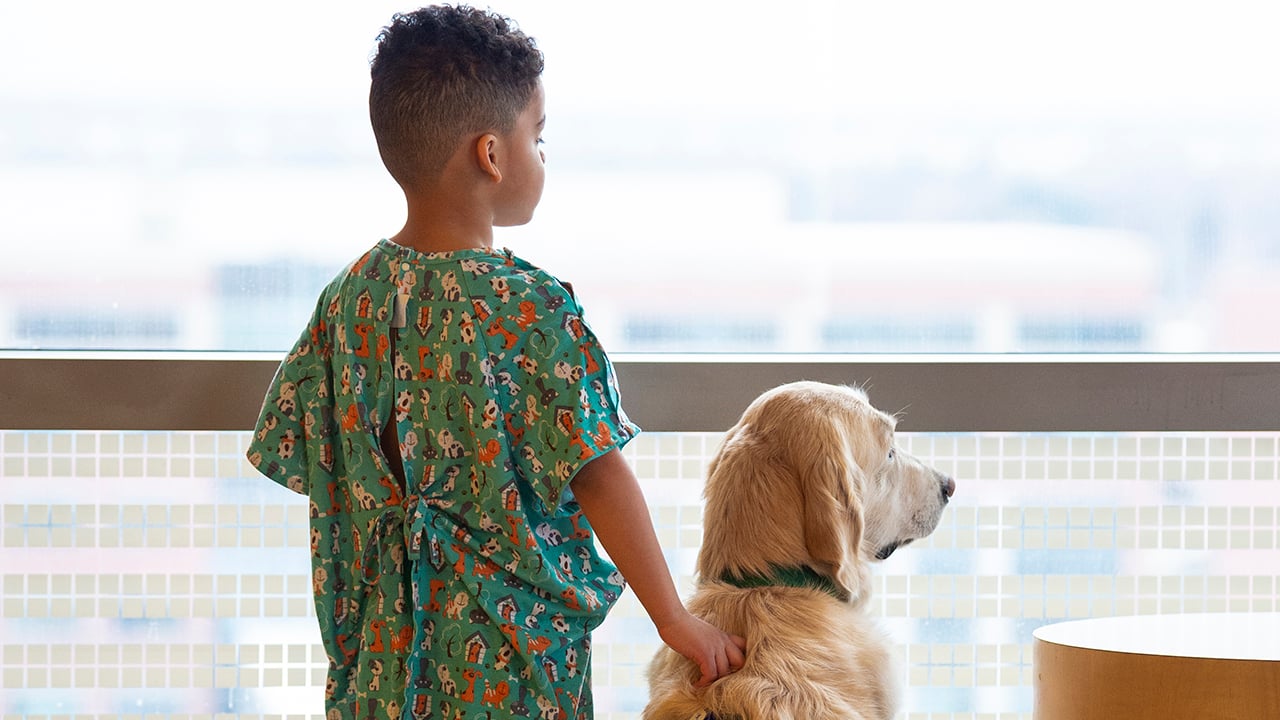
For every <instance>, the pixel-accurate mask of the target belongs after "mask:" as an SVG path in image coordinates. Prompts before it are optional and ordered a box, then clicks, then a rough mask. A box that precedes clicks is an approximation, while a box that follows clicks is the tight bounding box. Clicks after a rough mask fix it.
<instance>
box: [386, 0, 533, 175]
mask: <svg viewBox="0 0 1280 720" xmlns="http://www.w3.org/2000/svg"><path fill="white" fill-rule="evenodd" d="M542 68H543V58H542V52H541V51H540V50H538V48H537V46H536V45H535V43H534V40H533V38H531V37H529V36H527V35H525V34H524V33H523V32H521V31H520V30H519V29H518V28H517V27H516V24H515V22H514V21H512V20H511V19H509V18H505V17H502V16H501V15H497V14H495V13H492V12H488V11H483V10H477V9H475V8H472V7H468V6H466V5H457V6H449V5H432V6H430V7H425V8H422V9H421V10H416V11H414V12H411V13H404V14H396V15H395V16H393V17H392V19H391V24H390V25H388V26H387V27H385V28H383V29H382V32H381V33H380V34H379V35H378V48H377V51H376V53H375V55H374V57H373V61H372V69H371V73H370V74H371V76H372V83H371V84H370V88H369V118H370V120H371V121H372V123H373V135H374V138H375V139H376V140H377V142H378V152H379V154H381V156H382V162H383V163H384V164H385V165H386V166H387V170H388V171H389V172H390V173H391V176H392V177H393V178H395V180H396V182H398V183H400V185H401V186H402V187H405V188H411V187H414V186H417V185H419V184H421V183H422V182H425V181H430V180H432V179H434V178H435V177H436V176H437V175H438V174H439V172H440V171H441V170H442V169H444V166H445V163H446V162H447V161H448V160H449V158H450V157H451V156H452V155H453V152H454V150H455V149H456V148H457V145H458V143H459V142H460V141H461V140H462V139H463V138H464V136H465V135H466V134H468V133H472V132H484V131H487V130H494V131H498V132H510V131H511V129H512V128H513V127H514V125H515V120H516V117H517V116H518V115H519V114H520V112H521V111H523V110H524V108H525V106H526V105H528V104H529V99H530V98H531V97H532V95H533V91H534V89H535V88H536V87H537V84H538V78H539V77H540V76H541V75H542Z"/></svg>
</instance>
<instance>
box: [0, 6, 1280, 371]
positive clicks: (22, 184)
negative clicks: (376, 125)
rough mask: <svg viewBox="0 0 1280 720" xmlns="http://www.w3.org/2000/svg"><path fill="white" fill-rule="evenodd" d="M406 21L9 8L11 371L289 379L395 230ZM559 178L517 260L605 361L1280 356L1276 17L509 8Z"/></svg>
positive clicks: (7, 301)
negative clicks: (782, 355) (277, 353)
mask: <svg viewBox="0 0 1280 720" xmlns="http://www.w3.org/2000/svg"><path fill="white" fill-rule="evenodd" d="M411 7H412V6H411V5H407V4H400V3H390V2H365V3H341V4H329V3H325V4H322V5H319V6H317V5H316V4H314V3H301V2H294V1H292V0H288V1H286V0H282V1H280V2H271V3H257V2H250V1H249V0H229V1H228V2H225V3H222V4H220V5H219V6H218V9H217V11H216V12H211V11H209V10H208V9H207V8H205V7H203V6H197V5H191V4H186V3H177V4H174V3H161V2H159V1H158V0H135V1H133V2H129V3H123V4H121V3H115V4H102V3H93V2H88V0H71V1H70V2H62V3H57V4H49V3H32V2H26V3H22V2H13V3H4V4H3V6H0V63H3V66H4V67H5V68H6V69H7V70H6V72H4V73H0V197H2V198H3V202H0V233H2V234H3V237H4V244H3V253H4V261H3V262H0V347H9V348H122V349H123V348H130V349H137V348H142V349H148V348H155V349H259V350H280V349H283V348H285V347H287V346H288V345H289V344H290V343H291V342H292V341H293V339H294V337H295V335H296V333H297V332H298V329H300V328H301V325H302V323H303V321H304V320H305V318H306V316H307V315H308V313H309V312H310V309H311V307H312V305H313V302H314V299H315V296H316V294H317V293H318V291H319V290H320V288H321V287H322V286H323V285H324V283H325V281H326V280H327V279H328V278H329V277H331V276H332V275H333V274H335V273H336V272H337V271H338V270H340V269H341V267H342V266H343V265H344V264H345V263H347V262H349V261H350V260H352V259H353V258H354V257H355V256H356V255H358V254H359V253H360V252H362V251H363V250H364V249H365V248H367V247H368V246H370V245H371V244H372V243H373V242H374V241H375V240H376V239H377V238H379V237H384V236H389V235H392V234H394V233H395V232H396V231H397V230H398V229H399V227H400V222H401V220H402V218H403V203H402V198H401V196H400V194H399V191H398V189H397V188H396V186H395V185H394V183H393V182H392V181H391V180H390V178H389V177H388V176H387V175H386V174H385V172H384V171H383V170H382V167H381V164H380V162H379V161H378V158H377V154H376V151H375V148H374V145H373V139H372V135H371V132H370V130H369V128H368V122H367V117H366V108H365V102H366V93H367V83H368V78H367V74H368V73H367V70H368V66H367V62H366V60H367V58H368V57H369V55H370V53H371V52H372V50H373V45H374V38H375V36H376V34H377V32H378V30H379V28H380V27H381V26H382V25H383V24H385V23H386V22H387V21H388V20H389V18H390V16H391V14H392V13H393V12H394V11H396V10H407V9H411ZM498 10H499V11H501V12H504V13H507V14H509V15H511V16H513V17H515V18H516V19H517V20H518V21H519V22H520V23H521V25H522V26H523V27H524V28H525V29H526V30H527V31H528V32H529V33H530V34H532V35H534V36H535V37H536V38H538V40H539V44H540V46H541V47H542V48H543V49H544V50H545V51H546V53H547V70H546V75H545V81H546V87H547V92H548V112H549V124H548V129H547V133H546V139H547V141H548V145H547V152H548V157H549V170H548V172H549V179H548V187H547V191H546V194H545V196H544V199H543V202H542V205H541V207H540V208H539V211H538V213H537V215H536V217H535V219H534V221H533V223H532V224H530V225H528V226H526V227H522V228H515V229H511V230H505V231H502V232H501V233H500V234H499V236H498V242H499V243H501V244H505V245H508V246H510V247H511V248H512V249H514V250H516V251H517V252H519V253H520V254H522V255H524V256H526V257H527V258H529V259H531V260H533V261H535V262H537V263H539V264H542V265H544V266H546V267H548V268H549V269H550V270H552V271H553V272H555V273H557V274H559V275H561V276H562V277H564V278H565V279H566V280H569V281H571V282H572V283H573V284H574V287H575V289H576V291H577V292H578V294H579V296H580V297H581V298H582V300H583V302H584V304H585V306H586V307H587V309H588V317H589V319H590V320H591V322H592V324H593V325H594V326H595V328H596V330H597V332H598V333H599V334H600V335H601V336H602V338H603V339H604V340H605V343H606V345H607V346H608V347H609V348H610V349H611V350H613V351H646V352H648V351H726V352H738V351H750V352H1095V351H1100V352H1113V351H1114V352H1164V351H1187V352H1204V351H1233V352H1238V351H1271V352H1274V351H1277V350H1280V325H1277V324H1276V323H1274V322H1271V321H1270V320H1269V317H1268V315H1269V310H1268V308H1272V307H1275V306H1277V304H1280V211H1278V210H1277V208H1276V203H1275V202H1274V194H1275V193H1274V189H1275V188H1276V187H1277V186H1280V130H1277V128H1280V122H1278V121H1280V90H1278V89H1277V87H1280V86H1277V84H1276V83H1274V82H1272V81H1271V78H1270V77H1269V75H1270V74H1271V69H1272V68H1275V67H1277V66H1280V46H1278V45H1276V44H1275V43H1274V42H1272V41H1271V38H1270V35H1269V28H1271V27H1273V26H1274V23H1271V22H1268V19H1269V18H1268V17H1267V14H1268V13H1270V12H1271V11H1270V10H1269V9H1268V8H1266V7H1265V6H1264V5H1262V4H1258V3H1252V2H1245V1H1244V0H1226V1H1224V2H1219V3H1215V4H1213V6H1212V7H1211V8H1209V7H1207V6H1195V7H1192V6H1181V5H1169V4H1167V3H1147V2H1129V3H1120V4H1116V3H1107V2H1101V1H1100V0H1086V1H1085V2H1078V3H1072V4H1071V5H1070V6H1066V5H1063V6H1051V5H1045V4H1043V3H1031V4H1028V3H1019V2H1014V1H1012V0H1007V1H992V2H967V3H954V2H943V1H941V0H937V1H927V2H915V3H864V2H853V3H848V2H840V1H838V0H826V1H818V0H812V1H809V2H798V3H787V4H784V5H774V6H772V7H771V8H770V9H769V10H768V11H764V10H763V9H761V8H757V7H756V6H751V5H743V4H742V3H738V2H731V1H730V0H715V1H711V0H702V1H700V2H697V3H685V2H680V3H677V2H645V3H635V2H626V3H604V4H601V3H597V4H593V5H591V6H590V8H589V9H588V8H586V6H583V5H581V4H577V3H546V2H534V1H533V0H510V1H509V2H504V3H501V4H500V6H499V7H498Z"/></svg>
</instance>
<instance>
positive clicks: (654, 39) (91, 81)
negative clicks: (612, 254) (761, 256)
mask: <svg viewBox="0 0 1280 720" xmlns="http://www.w3.org/2000/svg"><path fill="white" fill-rule="evenodd" d="M413 7H414V5H413V4H405V3H396V2H386V1H384V0H374V1H372V2H359V3H352V2H335V1H333V0H321V1H313V2H299V1H296V0H265V1H264V0H226V1H225V2H220V3H217V4H216V5H210V4H208V3H196V2H189V1H186V0H178V1H169V2H162V1H160V0H123V1H121V2H115V3H101V2H93V1H90V0H68V1H64V2H58V3H50V2H44V1H40V2H24V1H22V0H6V1H5V2H4V3H0V64H2V66H3V67H5V68H6V71H5V72H4V73H2V74H0V101H3V100H4V99H5V98H23V99H32V98H50V97H55V98H56V97H66V96H73V95H75V96H82V97H84V96H88V97H101V98H114V99H117V100H119V99H130V100H151V101H162V100H163V101H179V102H182V101H190V102H201V101H207V100H209V99H214V100H217V101H218V102H241V103H249V104H267V105H270V104H286V105H288V104H297V103H303V104H310V105H319V106H325V105H335V106H343V105H347V104H349V103H351V102H352V101H353V99H354V98H361V99H362V98H363V96H364V93H365V92H366V88H367V59H368V57H369V53H370V52H371V50H372V48H373V38H374V37H375V36H376V34H377V32H378V29H379V28H380V27H381V26H382V25H383V24H385V23H386V22H387V20H388V19H389V17H390V15H391V14H392V13H393V12H395V11H399V10H406V9H412V8H413ZM1277 8H1278V6H1276V5H1274V4H1272V3H1263V2H1257V1H1256V0H1221V1H1217V2H1212V3H1209V2H1195V3H1192V2H1158V3H1157V2H1147V1H1145V0H1143V1H1138V0H1111V1H1105V0H1081V1H1078V2H1070V3H1065V2H1063V3H1052V4H1051V3H1047V2H1025V1H1019V0H981V1H977V2H953V1H951V2H949V1H946V0H927V1H926V0H907V1H905V2H865V1H863V0H856V1H853V2H838V1H836V0H830V1H827V2H818V1H816V0H802V1H800V2H788V3H778V2H774V3H761V2H744V1H743V0H697V1H694V2H688V1H684V2H678V1H675V0H657V1H653V2H643V3H641V2H592V3H587V2H568V1H563V0H509V1H508V2H503V3H499V4H496V6H495V9H497V10H498V11H500V12H502V13H504V14H508V15H510V16H512V17H515V18H516V19H517V20H518V21H519V22H520V23H521V25H522V26H523V27H524V28H525V29H526V30H527V31H528V32H529V33H530V34H532V35H534V36H535V37H536V38H538V40H539V42H540V45H541V47H542V48H543V49H544V50H545V51H546V52H547V54H548V65H547V75H546V79H547V84H548V89H549V92H551V93H552V95H551V97H552V101H553V102H555V103H560V104H561V106H562V107H563V108H564V109H566V110H578V109H591V108H598V107H610V108H618V109H623V110H626V109H639V108H645V107H650V106H652V105H654V104H655V103H659V104H664V105H666V106H668V107H687V108H691V109H698V108H706V107H719V108H724V107H731V108H732V107H736V108H742V109H743V110H749V111H754V112H768V111H778V110H785V109H787V108H796V107H800V108H809V109H835V110H851V111H857V110H865V109H867V108H871V109H874V110H878V111H884V112H894V111H904V112H919V111H921V110H927V111H932V112H939V113H948V112H950V113H987V114H996V115H1000V114H1008V115H1014V116H1016V115H1019V114H1037V113H1076V114H1081V115H1084V116H1089V115H1097V114H1101V115H1119V116H1123V115H1130V114H1134V115H1151V114H1157V113H1161V112H1178V113H1190V112H1197V113H1204V114H1210V115H1215V114H1219V115H1220V114H1229V115H1236V114H1259V113H1261V114H1276V115H1280V89H1277V86H1276V84H1275V83H1274V82H1272V80H1273V78H1272V77H1271V75H1272V73H1273V70H1274V68H1276V67H1280V44H1277V43H1274V42H1273V30H1274V28H1275V27H1276V21H1277V20H1278V19H1280V9H1277Z"/></svg>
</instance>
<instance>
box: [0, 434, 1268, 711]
mask: <svg viewBox="0 0 1280 720" xmlns="http://www.w3.org/2000/svg"><path fill="white" fill-rule="evenodd" d="M719 437H720V436H719V435H718V434H714V433H690V434H664V433H654V434H647V435H644V436H641V438H639V439H638V440H636V441H635V442H633V443H632V445H631V446H630V447H628V449H627V455H628V457H629V459H630V460H631V462H632V463H633V465H634V466H635V468H636V470H637V472H638V474H639V475H640V477H641V480H642V482H643V483H644V485H645V488H646V492H647V494H648V497H649V500H650V503H651V507H652V511H653V517H654V521H655V524H656V525H657V526H658V530H659V534H660V537H661V540H662V542H663V544H664V546H665V547H667V548H669V549H670V551H671V552H670V554H669V560H670V562H671V563H672V565H673V568H674V569H675V570H676V572H677V573H678V574H679V576H680V577H679V579H680V586H681V589H682V590H685V591H687V590H688V589H690V588H691V586H692V578H691V577H690V572H691V570H692V567H693V562H694V558H695V556H696V552H697V547H698V543H699V542H700V538H701V530H700V512H699V494H700V486H701V479H702V475H703V469H704V467H705V464H706V462H707V460H708V459H709V458H710V456H711V454H712V453H713V452H714V449H715V446H716V443H717V442H718V440H719ZM899 438H900V444H902V445H903V446H904V447H905V448H906V449H907V450H908V451H910V452H913V453H914V454H916V455H918V456H920V457H922V458H924V459H927V460H929V461H930V462H932V463H933V464H935V465H936V466H937V467H939V468H940V469H943V470H945V471H947V472H950V473H952V474H954V475H955V477H956V478H957V481H958V483H959V491H958V493H957V495H956V497H955V500H954V502H953V504H952V506H951V508H950V509H949V510H948V511H947V513H946V515H945V517H944V520H943V523H942V525H941V526H940V527H939V528H938V530H937V532H935V533H934V535H933V536H932V537H931V538H929V539H928V540H926V541H923V542H919V543H916V544H914V545H912V546H911V547H909V548H905V549H903V550H901V551H899V552H898V553H897V554H895V555H894V556H893V557H892V558H890V559H889V560H888V561H887V562H885V563H883V564H882V565H880V566H878V567H877V574H876V593H875V596H874V602H873V611H874V612H875V613H876V614H877V615H879V616H880V617H881V618H882V621H883V624H884V626H885V627H886V628H887V629H888V630H889V632H890V634H891V635H892V636H893V637H894V638H895V639H896V640H898V641H899V643H900V646H901V649H902V656H903V663H902V672H903V673H904V678H905V679H906V686H907V696H906V698H905V706H906V710H905V711H904V713H903V718H904V720H944V719H946V720H960V719H962V718H963V719H964V720H1011V719H1014V718H1017V719H1019V720H1023V719H1027V718H1030V710H1031V707H1030V706H1031V654H1030V648H1031V645H1030V643H1031V632H1032V630H1033V629H1034V628H1036V627H1037V626H1039V625H1041V624H1043V623H1046V622H1053V621H1056V620H1061V619H1069V618H1082V617H1089V616H1104V615H1124V614H1135V613H1142V614H1146V613H1169V612H1198V611H1206V612H1225V611H1237V612H1248V611H1255V612H1256V611H1275V610H1277V609H1280V608H1278V607H1277V604H1278V603H1277V597H1278V595H1280V574H1278V573H1280V544H1278V542H1280V541H1278V538H1277V531H1276V527H1277V520H1278V519H1280V517H1278V515H1280V508H1278V507H1277V505H1278V504H1280V492H1278V491H1280V479H1278V478H1277V449H1278V447H1280V433H1217V434H1210V435H1204V434H1126V435H1074V434H961V435H951V434H901V435H900V436H899ZM247 439H248V436H247V434H243V433H213V432H198V433H181V432H163V433H162V432H126V433H121V432H109V433H98V432H33V431H23V432H0V449H2V450H3V460H2V463H0V505H2V508H0V521H2V522H3V525H2V526H0V576H2V578H0V582H2V583H3V593H4V594H3V608H2V609H0V659H2V660H3V669H2V670H0V715H2V716H3V718H4V719H6V720H7V719H8V718H54V717H56V718H138V719H139V720H141V719H142V718H148V717H170V718H179V719H181V718H197V717H199V718H214V717H231V716H236V717H240V718H266V717H271V718H286V717H288V718H293V717H297V718H301V717H320V716H321V714H322V701H321V693H322V687H323V681H324V667H325V658H324V656H323V652H322V651H321V650H320V648H319V645H318V640H319V636H318V631H317V630H316V624H315V619H314V617H313V610H312V606H311V600H310V589H309V583H308V581H307V578H308V573H309V565H308V557H307V517H306V515H307V511H306V506H305V500H304V499H303V498H302V497H301V496H297V495H294V494H292V493H290V492H288V491H286V490H283V489H281V488H279V487H277V486H275V485H274V484H272V483H270V482H268V481H266V480H264V479H261V478H260V477H258V476H256V475H255V474H254V472H253V471H252V469H251V468H250V467H248V465H247V464H246V463H245V462H244V461H243V460H242V456H243V453H242V450H243V446H244V444H245V443H246V442H247ZM597 639H598V642H597V645H596V647H597V654H596V658H595V663H596V665H595V670H596V695H597V707H598V714H597V717H600V718H602V720H622V719H623V718H627V719H631V718H636V717H638V710H639V708H640V707H641V706H642V705H643V702H644V698H645V685H644V679H643V677H644V676H643V673H644V666H645V664H646V663H647V661H648V659H649V657H650V656H651V655H652V653H653V651H654V650H655V648H656V647H657V638H656V635H655V633H654V632H653V630H652V628H651V627H650V626H649V624H648V621H647V620H646V619H645V617H644V615H643V612H642V611H641V610H640V608H639V605H638V603H636V602H635V600H634V599H633V598H632V597H631V596H630V595H627V596H626V597H624V599H623V601H622V603H621V605H620V606H619V607H618V608H617V609H616V610H615V611H614V613H613V615H611V617H610V619H609V620H608V621H607V622H606V624H605V626H604V627H602V628H601V630H600V631H599V632H598V634H597Z"/></svg>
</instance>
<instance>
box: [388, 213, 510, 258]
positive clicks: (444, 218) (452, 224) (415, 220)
mask: <svg viewBox="0 0 1280 720" xmlns="http://www.w3.org/2000/svg"><path fill="white" fill-rule="evenodd" d="M391 242H394V243H395V244H397V245H401V246H403V247H408V248H413V249H414V250H418V251H420V252H426V253H438V252H450V251H453V250H471V249H489V248H492V247H493V226H492V225H491V224H488V223H484V222H477V221H474V220H473V219H471V218H466V217H459V216H457V215H452V214H429V215H424V214H423V213H413V212H410V213H409V217H408V219H407V220H406V221H405V224H404V227H403V228H402V229H401V230H400V232H398V233H396V234H395V235H394V236H392V237H391Z"/></svg>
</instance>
